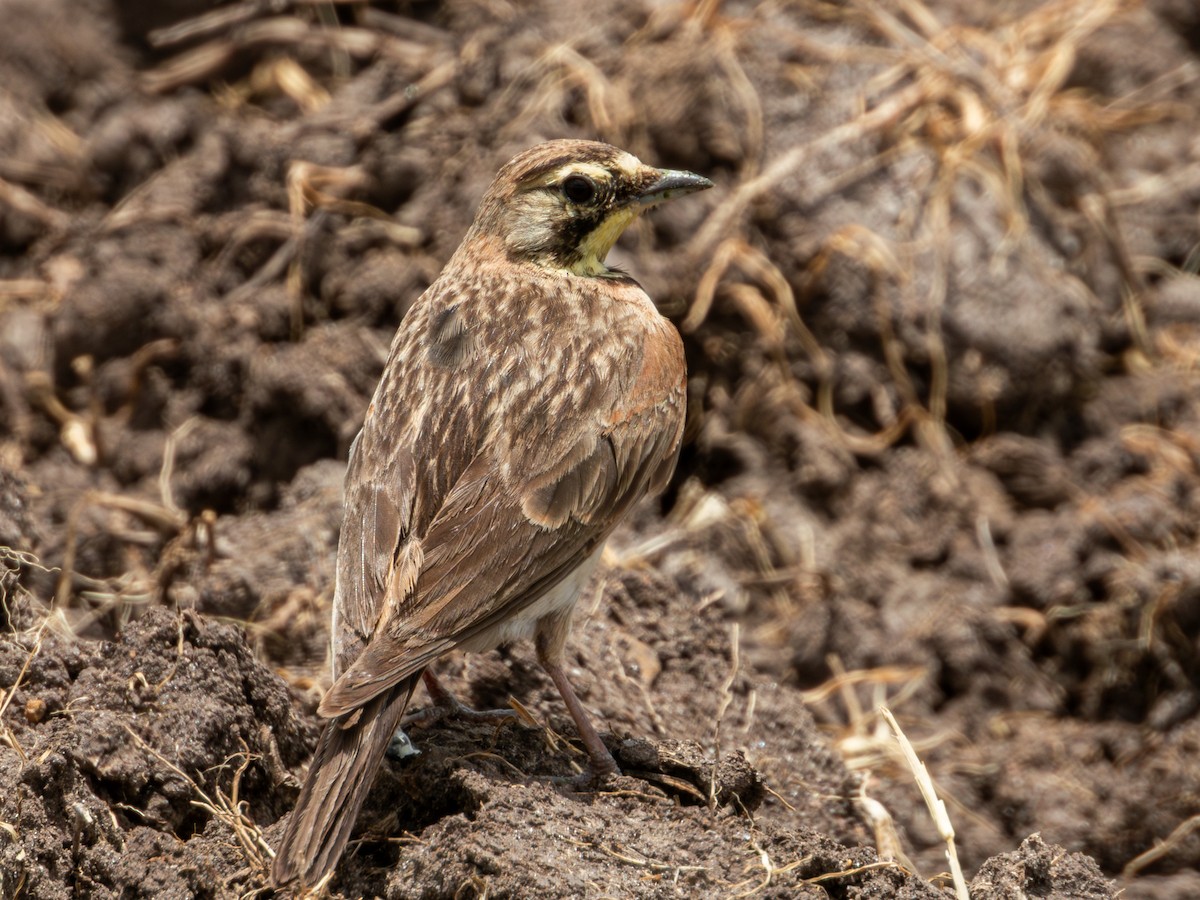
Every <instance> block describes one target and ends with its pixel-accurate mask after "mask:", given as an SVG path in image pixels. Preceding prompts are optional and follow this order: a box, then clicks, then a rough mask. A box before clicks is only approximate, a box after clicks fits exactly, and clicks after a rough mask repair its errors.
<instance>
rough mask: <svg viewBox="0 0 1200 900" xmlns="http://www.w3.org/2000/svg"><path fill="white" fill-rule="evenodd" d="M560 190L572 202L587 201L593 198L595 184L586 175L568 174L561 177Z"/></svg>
mask: <svg viewBox="0 0 1200 900" xmlns="http://www.w3.org/2000/svg"><path fill="white" fill-rule="evenodd" d="M562 191H563V196H564V197H566V198H567V199H568V200H570V201H571V202H572V203H588V202H590V201H591V200H593V199H595V196H596V185H595V184H593V183H592V179H590V178H588V177H587V176H586V175H568V176H567V177H566V178H565V179H563V183H562Z"/></svg>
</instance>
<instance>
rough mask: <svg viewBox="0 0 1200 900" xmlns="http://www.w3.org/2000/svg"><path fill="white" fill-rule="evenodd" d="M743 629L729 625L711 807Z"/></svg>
mask: <svg viewBox="0 0 1200 900" xmlns="http://www.w3.org/2000/svg"><path fill="white" fill-rule="evenodd" d="M741 647H742V641H741V629H740V627H739V624H738V623H737V622H734V623H733V624H732V625H730V626H729V655H730V660H729V675H728V677H726V679H725V683H724V684H723V685H721V701H720V703H719V704H718V705H717V716H716V723H715V725H714V726H713V732H714V734H713V744H714V745H715V746H714V750H715V753H714V758H713V765H712V773H711V774H710V776H709V780H708V805H709V808H715V807H716V805H717V769H718V768H719V767H720V765H721V720H722V719H723V718H724V717H725V711H726V710H727V709H729V704H730V703H732V702H733V683H734V681H736V680H737V674H738V669H740V668H741V656H742V652H741Z"/></svg>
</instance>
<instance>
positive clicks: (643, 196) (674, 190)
mask: <svg viewBox="0 0 1200 900" xmlns="http://www.w3.org/2000/svg"><path fill="white" fill-rule="evenodd" d="M657 174H658V177H657V178H655V179H654V181H652V182H651V183H650V184H648V185H647V186H646V187H645V189H643V190H642V192H641V193H640V194H639V195H638V200H637V202H638V205H639V206H642V207H647V206H654V205H655V204H656V203H662V201H664V200H670V199H671V198H672V197H680V196H683V195H684V194H694V193H695V192H696V191H706V190H708V189H709V188H710V187H712V186H713V183H712V182H711V181H709V180H708V179H707V178H705V177H704V176H703V175H694V174H692V173H691V172H676V171H673V170H671V169H658V170H657Z"/></svg>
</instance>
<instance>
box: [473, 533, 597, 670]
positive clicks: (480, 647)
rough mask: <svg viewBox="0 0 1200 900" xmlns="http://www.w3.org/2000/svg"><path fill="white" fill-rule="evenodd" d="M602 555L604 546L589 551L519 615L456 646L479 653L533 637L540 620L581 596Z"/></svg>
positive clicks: (559, 610) (568, 606)
mask: <svg viewBox="0 0 1200 900" xmlns="http://www.w3.org/2000/svg"><path fill="white" fill-rule="evenodd" d="M603 552H604V544H601V545H600V546H599V547H597V548H596V549H595V550H594V551H592V555H591V556H589V557H588V558H587V559H585V560H584V561H583V562H582V563H580V564H579V566H578V567H576V569H575V570H574V571H573V572H571V574H570V575H568V576H567V577H566V578H564V579H563V580H562V581H560V582H559V583H558V584H556V585H555V586H554V587H552V588H550V590H548V591H547V592H546V593H545V594H543V595H542V597H541V598H540V599H539V600H538V601H537V602H536V603H533V604H532V605H530V606H527V607H525V609H523V610H521V612H520V613H519V614H518V615H516V616H513V617H512V618H510V619H508V620H506V621H505V622H503V623H502V624H500V625H499V626H498V627H496V628H492V629H489V630H488V631H486V632H484V633H482V634H477V635H475V636H474V637H472V638H470V639H469V640H466V641H463V642H462V643H461V644H459V645H458V646H459V647H460V648H461V649H463V650H466V651H468V652H470V653H482V652H484V651H485V650H492V649H495V648H496V647H499V646H500V645H501V644H508V643H511V642H512V641H518V640H521V639H522V638H530V637H533V635H534V632H536V631H537V624H538V622H539V621H540V620H542V619H544V618H546V616H549V615H552V614H554V613H561V612H563V611H565V610H568V609H570V608H571V607H572V606H574V605H575V601H577V600H578V599H579V594H580V592H582V591H583V588H584V586H585V585H586V584H587V582H588V579H589V578H591V577H592V572H594V571H595V570H596V564H597V563H598V562H599V561H600V555H601V554H602V553H603Z"/></svg>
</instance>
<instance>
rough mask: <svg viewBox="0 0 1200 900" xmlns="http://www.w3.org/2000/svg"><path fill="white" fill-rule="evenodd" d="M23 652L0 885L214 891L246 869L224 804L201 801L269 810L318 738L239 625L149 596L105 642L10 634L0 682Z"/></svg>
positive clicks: (261, 813)
mask: <svg viewBox="0 0 1200 900" xmlns="http://www.w3.org/2000/svg"><path fill="white" fill-rule="evenodd" d="M26 661H28V669H27V671H26V672H25V674H24V677H23V678H21V679H20V683H19V686H18V687H17V689H16V691H15V694H14V695H13V703H12V705H11V706H10V707H9V709H8V711H7V713H6V715H5V717H4V720H3V723H2V726H3V728H4V734H5V736H6V737H7V739H8V743H9V748H5V750H4V751H3V752H4V754H5V764H4V765H3V766H2V767H0V819H2V820H3V821H6V822H14V823H17V825H16V826H15V830H14V831H12V832H11V833H9V835H8V836H7V839H6V840H5V841H4V842H3V846H0V894H3V895H4V896H16V894H14V893H10V892H11V891H14V890H16V889H17V887H18V886H21V887H20V891H21V896H27V897H38V898H47V900H54V898H59V897H62V898H66V897H70V896H78V894H79V892H82V893H84V894H87V895H88V896H92V897H128V898H146V900H150V898H159V897H163V896H168V895H170V894H171V893H173V892H174V893H176V894H177V895H179V896H210V897H220V896H225V895H226V894H225V893H224V891H223V889H221V888H218V887H216V886H217V885H221V884H225V885H226V886H227V887H228V886H229V885H230V884H231V882H232V880H237V879H239V878H244V877H245V876H246V874H248V873H243V875H242V876H237V875H233V874H232V873H233V872H235V871H236V867H235V866H233V865H232V863H233V862H234V861H236V860H237V859H238V857H239V854H238V853H237V851H236V850H234V847H233V845H234V843H235V841H234V835H233V833H232V832H231V830H230V829H229V827H228V825H227V824H226V822H225V821H224V820H223V819H222V815H221V814H220V813H219V812H218V810H220V809H221V807H220V804H219V803H218V804H217V808H216V809H213V808H205V807H203V806H199V805H197V803H198V802H200V801H205V800H206V796H205V795H207V797H208V798H220V797H222V796H224V797H225V798H229V797H230V796H236V797H237V798H238V799H239V800H240V801H242V802H243V803H244V806H243V807H241V811H242V814H243V815H244V816H245V818H246V826H247V828H253V827H254V823H255V822H264V823H265V822H270V821H274V820H275V819H277V818H278V817H279V815H280V814H281V813H282V812H283V811H284V810H285V809H286V808H287V806H288V803H289V802H290V800H291V799H293V798H294V796H295V794H296V792H297V786H296V785H295V783H294V780H293V779H291V778H290V776H289V775H288V772H287V769H286V768H285V767H286V766H289V765H293V766H294V765H296V764H297V763H299V761H301V760H302V759H303V758H304V757H305V755H306V754H307V753H308V751H309V749H310V746H311V742H312V740H313V739H314V737H315V733H314V731H313V729H312V727H311V726H310V725H309V724H308V723H306V722H305V721H304V720H302V719H300V718H299V717H297V715H296V714H295V712H294V711H293V709H292V705H291V700H290V698H289V696H288V691H287V689H286V687H285V686H284V685H283V683H282V682H281V681H280V680H279V679H278V678H277V677H276V676H274V675H272V674H271V673H270V672H269V671H268V670H267V669H266V668H265V667H264V666H263V665H262V664H261V663H259V662H257V661H256V660H255V659H254V657H253V654H252V653H251V651H250V649H249V647H248V646H247V644H246V641H245V638H244V637H243V635H242V632H241V631H240V630H239V629H238V628H236V627H234V626H232V625H223V624H218V623H216V622H213V621H210V620H207V619H203V618H201V617H198V616H195V615H193V614H189V613H183V614H173V613H170V612H168V611H166V610H163V609H156V610H151V611H149V612H148V613H147V614H146V616H144V617H143V618H141V619H140V620H138V621H137V622H135V623H133V624H131V625H130V626H129V627H128V628H126V629H125V630H124V631H123V632H122V633H121V634H120V635H119V636H118V638H117V639H116V640H114V641H103V642H85V641H76V640H64V639H61V638H57V637H49V636H48V637H45V638H43V639H42V640H41V642H40V646H39V645H38V644H37V643H35V642H34V641H33V640H32V639H25V640H16V639H13V638H9V639H6V640H5V641H4V642H3V644H0V682H2V683H4V684H6V685H11V684H15V683H17V681H18V675H19V673H20V670H21V667H22V666H23V665H24V664H25V663H26ZM31 709H34V710H40V711H41V714H40V715H35V716H30V715H28V711H29V710H31ZM243 765H244V770H243V768H242V767H243ZM201 792H203V793H201ZM225 814H226V815H231V814H232V813H231V812H230V811H229V810H226V811H225ZM159 855H163V856H165V857H166V861H167V862H168V863H169V864H168V865H162V864H161V863H158V864H156V863H152V862H151V860H153V859H154V858H155V857H157V856H159ZM240 867H244V860H243V861H242V864H241V866H240ZM151 870H153V873H152V872H151ZM68 873H69V874H68ZM148 876H149V877H148Z"/></svg>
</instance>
